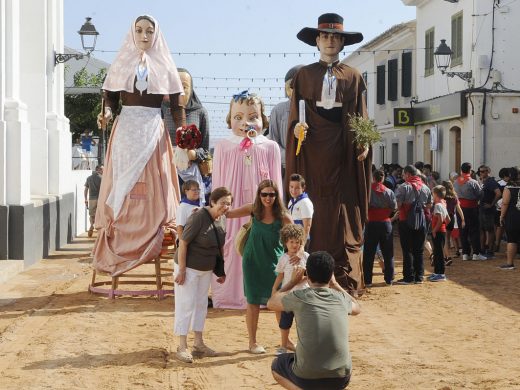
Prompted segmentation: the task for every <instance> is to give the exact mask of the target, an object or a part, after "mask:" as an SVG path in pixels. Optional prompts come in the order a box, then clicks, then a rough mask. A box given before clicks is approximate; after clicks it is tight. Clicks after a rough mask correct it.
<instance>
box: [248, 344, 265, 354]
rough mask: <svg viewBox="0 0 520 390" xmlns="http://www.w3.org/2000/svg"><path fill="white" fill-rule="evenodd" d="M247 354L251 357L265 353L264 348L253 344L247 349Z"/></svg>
mask: <svg viewBox="0 0 520 390" xmlns="http://www.w3.org/2000/svg"><path fill="white" fill-rule="evenodd" d="M249 352H251V353H252V354H253V355H261V354H262V353H265V348H264V347H262V346H261V345H258V344H255V345H254V346H253V347H250V348H249Z"/></svg>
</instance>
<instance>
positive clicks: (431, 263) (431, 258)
mask: <svg viewBox="0 0 520 390" xmlns="http://www.w3.org/2000/svg"><path fill="white" fill-rule="evenodd" d="M433 262H434V261H433V253H432V254H431V255H430V265H431V266H432V267H433Z"/></svg>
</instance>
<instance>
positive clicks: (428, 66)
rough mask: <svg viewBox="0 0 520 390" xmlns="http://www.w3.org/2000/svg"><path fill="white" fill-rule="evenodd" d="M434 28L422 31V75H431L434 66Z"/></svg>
mask: <svg viewBox="0 0 520 390" xmlns="http://www.w3.org/2000/svg"><path fill="white" fill-rule="evenodd" d="M434 45H435V30H434V29H433V27H432V28H430V29H429V30H426V32H425V33H424V48H425V50H424V76H425V77H426V76H431V75H432V74H433V68H434V66H435V64H434V59H433V52H434V51H435V48H434Z"/></svg>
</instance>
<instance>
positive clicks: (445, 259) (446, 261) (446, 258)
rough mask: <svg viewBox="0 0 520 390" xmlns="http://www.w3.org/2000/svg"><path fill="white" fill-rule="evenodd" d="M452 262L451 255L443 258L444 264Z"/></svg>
mask: <svg viewBox="0 0 520 390" xmlns="http://www.w3.org/2000/svg"><path fill="white" fill-rule="evenodd" d="M452 264H453V260H452V259H451V257H445V258H444V265H452Z"/></svg>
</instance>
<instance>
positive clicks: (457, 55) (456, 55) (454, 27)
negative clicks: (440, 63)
mask: <svg viewBox="0 0 520 390" xmlns="http://www.w3.org/2000/svg"><path fill="white" fill-rule="evenodd" d="M451 51H452V52H453V54H452V55H451V66H458V65H462V12H459V13H457V14H455V15H453V16H452V17H451Z"/></svg>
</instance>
